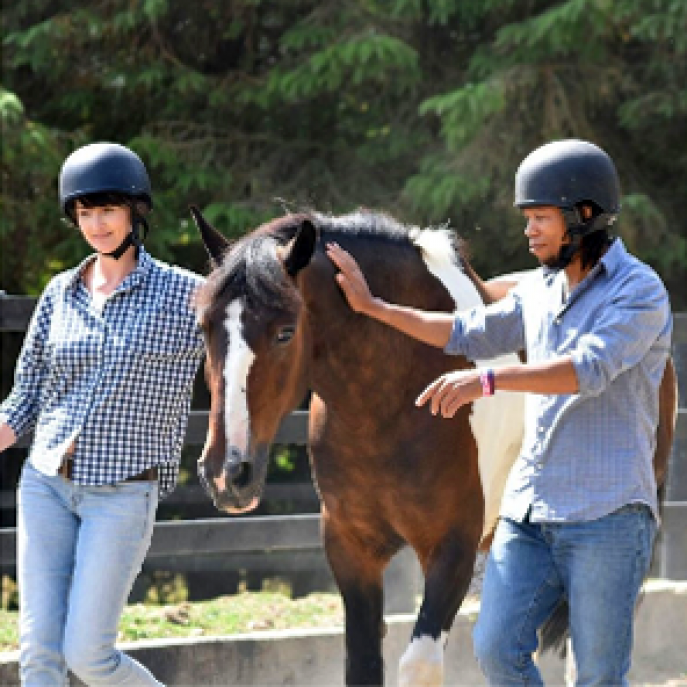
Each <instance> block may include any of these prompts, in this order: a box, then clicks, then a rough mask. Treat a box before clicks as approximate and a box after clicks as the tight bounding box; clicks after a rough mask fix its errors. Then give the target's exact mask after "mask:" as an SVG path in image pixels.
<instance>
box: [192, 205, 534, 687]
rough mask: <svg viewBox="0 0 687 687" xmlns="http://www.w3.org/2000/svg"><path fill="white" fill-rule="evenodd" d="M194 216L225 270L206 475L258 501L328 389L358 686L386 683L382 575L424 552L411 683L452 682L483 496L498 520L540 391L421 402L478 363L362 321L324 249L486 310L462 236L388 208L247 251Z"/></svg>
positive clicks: (260, 238)
mask: <svg viewBox="0 0 687 687" xmlns="http://www.w3.org/2000/svg"><path fill="white" fill-rule="evenodd" d="M193 214H194V218H195V219H196V222H197V224H198V226H199V228H200V230H201V233H202V235H203V239H204V242H205V245H206V247H207V249H208V251H209V253H210V255H211V257H212V259H213V262H214V264H215V267H216V269H215V270H214V271H213V272H212V274H211V275H210V277H209V279H208V282H207V284H206V285H205V287H204V288H203V289H202V291H201V292H200V294H199V296H198V303H197V305H198V315H199V320H200V322H201V323H202V325H203V328H204V330H205V333H206V337H207V346H208V359H207V378H208V383H209V387H210V391H211V396H212V408H211V413H210V416H211V417H210V427H209V434H208V438H207V442H206V446H205V449H204V451H203V455H202V458H201V460H200V463H199V474H200V475H201V478H202V480H203V482H204V483H205V484H206V485H207V487H208V490H209V491H210V493H211V495H212V498H213V500H214V502H215V504H216V506H217V507H218V508H220V509H222V510H225V511H228V512H237V511H243V510H246V509H250V508H252V507H253V506H255V505H256V504H257V502H258V500H259V498H260V495H261V492H262V489H263V485H264V480H265V472H266V467H267V458H268V451H269V447H270V444H271V442H272V440H273V438H274V436H275V433H276V430H277V428H278V426H279V423H280V421H281V420H282V418H283V417H284V416H285V415H286V414H287V413H289V412H290V411H292V410H293V409H294V408H295V407H296V406H297V405H298V403H299V402H300V401H301V400H302V399H303V397H304V395H305V393H306V391H307V390H308V389H311V390H312V392H313V394H312V401H311V407H310V428H309V447H310V454H311V461H312V470H313V476H314V478H315V480H316V483H317V488H318V490H319V494H320V498H321V501H322V523H323V536H324V545H325V550H326V555H327V557H328V560H329V563H330V565H331V568H332V571H333V573H334V577H335V579H336V581H337V584H338V586H339V589H340V591H341V594H342V596H343V600H344V605H345V611H346V649H347V661H346V682H347V684H351V685H370V684H373V685H379V684H382V682H383V665H382V653H381V644H382V633H383V619H382V608H383V603H382V573H383V570H384V568H385V566H386V565H387V563H388V562H389V560H390V559H391V557H392V556H393V555H394V554H395V553H396V552H397V551H398V550H399V549H400V548H401V547H402V546H404V545H405V544H410V545H411V546H412V547H413V548H414V550H415V551H416V553H417V556H418V558H419V560H420V563H421V566H422V568H423V571H424V574H425V589H424V599H423V601H422V607H421V610H420V613H419V616H418V619H417V623H416V625H415V628H414V631H413V635H412V641H411V644H410V646H409V648H408V650H407V651H406V653H405V655H404V656H403V659H402V661H401V670H400V675H401V684H407V685H414V686H417V685H425V684H431V685H434V684H441V683H442V679H443V645H444V643H445V641H446V637H447V633H448V631H449V629H450V628H451V624H452V622H453V619H454V617H455V615H456V612H457V611H458V608H459V607H460V605H461V602H462V600H463V597H464V595H465V593H466V590H467V589H468V586H469V583H470V580H471V576H472V571H473V565H474V561H475V555H476V552H477V549H478V545H479V543H480V540H481V538H482V535H483V532H484V530H485V529H486V527H485V499H484V496H483V488H482V487H483V486H484V490H485V491H486V493H487V506H486V510H487V513H488V515H487V516H486V522H487V523H488V524H493V522H494V521H495V518H496V509H497V507H498V500H499V498H500V491H501V489H502V483H503V478H504V477H505V474H506V473H507V469H508V468H509V467H510V464H511V463H512V461H513V459H514V458H515V456H516V455H517V451H518V449H519V447H520V442H521V436H522V420H523V409H522V398H521V397H520V395H516V394H498V395H497V396H495V397H493V398H492V399H487V400H486V401H485V402H484V403H483V402H481V401H479V402H477V403H475V404H474V405H473V407H472V408H469V407H466V408H463V409H462V410H461V411H460V412H459V413H458V414H457V416H456V417H455V418H454V419H453V420H450V421H447V420H444V419H441V418H438V417H434V416H432V415H431V414H430V413H427V412H426V411H424V410H422V409H418V408H416V407H415V404H414V399H415V398H416V397H417V396H418V394H419V393H420V392H421V391H422V390H423V389H424V387H425V386H426V384H427V383H428V382H429V381H430V380H432V379H434V378H436V377H438V376H439V375H441V374H443V373H444V372H447V371H448V370H450V369H456V368H460V367H465V366H468V365H472V364H473V363H470V362H468V361H467V360H465V359H463V358H454V357H449V356H446V355H444V354H443V353H442V352H441V351H439V350H436V349H433V348H431V347H429V346H426V345H424V344H421V343H418V342H415V341H413V340H411V339H410V338H407V337H405V336H403V335H401V334H399V333H397V332H395V331H393V330H391V329H389V328H387V327H384V326H382V325H380V324H378V323H375V322H374V321H372V320H371V319H368V318H365V317H361V316H359V315H356V314H354V313H353V312H352V311H351V310H350V308H349V307H348V305H347V304H346V302H345V300H344V298H343V296H342V294H341V292H340V291H339V288H338V286H337V285H336V282H335V280H334V274H335V268H334V266H333V264H332V263H331V262H330V260H329V259H328V258H327V257H326V256H325V254H324V251H323V246H324V244H325V243H326V242H327V241H329V240H335V241H336V242H337V243H339V244H340V245H341V246H343V247H344V248H346V249H347V250H349V251H350V252H351V253H352V254H353V255H354V256H355V257H356V258H357V259H358V261H359V262H360V264H361V266H362V268H363V269H364V271H365V273H366V274H367V275H368V277H369V280H370V283H371V286H372V288H373V289H374V291H375V292H376V293H378V294H380V295H382V296H384V297H386V298H388V299H390V300H394V301H396V302H403V303H408V304H411V305H414V306H415V307H418V308H423V309H428V310H445V311H453V310H455V309H456V308H459V309H463V308H467V307H470V306H472V305H477V304H478V303H480V302H481V300H482V299H481V298H480V295H479V292H478V288H477V286H476V282H474V281H473V279H471V278H470V277H468V276H466V272H465V271H464V269H463V268H462V267H461V266H462V265H464V264H465V263H464V261H463V260H462V258H461V256H460V253H459V251H458V246H457V244H456V242H455V241H454V238H453V235H452V234H451V233H450V232H448V231H442V230H436V231H432V230H424V231H421V230H418V229H409V228H406V227H404V226H401V225H400V224H398V223H396V222H395V221H393V220H392V219H391V218H389V217H387V216H384V215H381V214H376V213H371V212H359V213H354V214H351V215H348V216H344V217H339V218H331V217H324V216H321V215H312V216H304V215H291V216H287V217H283V218H280V219H278V220H275V221H274V222H272V223H270V224H267V225H265V226H263V227H261V228H260V229H258V230H257V231H255V232H253V233H252V234H250V235H249V236H247V237H246V238H244V239H243V240H242V241H240V242H239V243H237V244H236V245H234V246H233V247H232V248H231V249H230V248H229V246H228V245H227V242H226V240H225V239H224V238H223V237H222V236H221V235H220V234H218V233H217V232H216V231H215V230H214V229H212V228H211V227H210V226H209V225H208V224H207V223H206V222H205V221H204V220H203V218H202V216H201V215H200V213H199V212H198V211H195V210H194V212H193ZM509 360H511V359H510V358H509ZM478 454H479V455H480V456H482V457H484V458H488V459H489V461H488V462H487V461H486V460H483V461H482V462H481V463H480V464H478ZM504 465H505V467H504ZM492 493H496V494H497V496H496V497H495V498H494V499H490V498H489V495H490V494H492Z"/></svg>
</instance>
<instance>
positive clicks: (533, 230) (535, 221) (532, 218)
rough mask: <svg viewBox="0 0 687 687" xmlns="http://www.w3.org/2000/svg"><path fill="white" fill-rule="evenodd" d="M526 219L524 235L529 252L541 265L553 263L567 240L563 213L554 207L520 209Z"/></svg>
mask: <svg viewBox="0 0 687 687" xmlns="http://www.w3.org/2000/svg"><path fill="white" fill-rule="evenodd" d="M522 214H523V216H524V217H525V219H526V220H527V226H526V227H525V236H527V240H528V242H529V249H530V253H532V255H534V257H535V258H537V260H539V262H540V263H541V264H542V265H553V264H555V262H556V260H557V259H558V254H559V252H560V250H561V247H562V246H564V245H565V244H566V243H568V242H569V238H568V236H567V234H566V226H565V220H564V219H563V213H562V212H561V211H560V210H559V209H558V208H555V207H548V206H546V207H537V208H525V209H524V210H523V211H522Z"/></svg>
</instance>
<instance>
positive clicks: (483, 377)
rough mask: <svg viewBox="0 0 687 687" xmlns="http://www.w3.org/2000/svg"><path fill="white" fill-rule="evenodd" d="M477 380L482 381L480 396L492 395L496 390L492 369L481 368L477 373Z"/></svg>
mask: <svg viewBox="0 0 687 687" xmlns="http://www.w3.org/2000/svg"><path fill="white" fill-rule="evenodd" d="M479 381H480V382H482V396H493V395H494V392H495V391H496V381H495V379H494V370H492V369H487V370H482V371H481V372H480V373H479Z"/></svg>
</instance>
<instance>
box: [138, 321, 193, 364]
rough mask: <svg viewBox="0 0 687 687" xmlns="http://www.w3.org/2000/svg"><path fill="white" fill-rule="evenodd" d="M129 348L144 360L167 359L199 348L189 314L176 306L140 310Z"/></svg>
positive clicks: (191, 352)
mask: <svg viewBox="0 0 687 687" xmlns="http://www.w3.org/2000/svg"><path fill="white" fill-rule="evenodd" d="M130 348H131V350H132V351H133V352H135V353H136V355H137V356H138V357H140V358H142V359H144V360H147V361H151V362H154V361H170V360H175V359H180V358H185V357H189V356H196V355H199V354H200V353H201V352H202V339H201V336H200V330H199V328H198V325H197V323H196V320H195V317H194V316H193V314H191V313H190V312H187V311H176V310H144V311H142V312H141V314H140V315H139V317H138V318H137V322H136V325H135V326H134V328H133V331H132V332H131V337H130Z"/></svg>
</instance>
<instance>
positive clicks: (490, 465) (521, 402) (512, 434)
mask: <svg viewBox="0 0 687 687" xmlns="http://www.w3.org/2000/svg"><path fill="white" fill-rule="evenodd" d="M518 362H519V360H518V358H517V356H515V355H507V356H501V357H499V358H495V359H494V360H489V361H477V362H476V364H477V365H478V366H485V367H486V366H489V367H500V366H503V365H514V364H517V363H518ZM524 420H525V396H524V394H521V393H515V392H504V393H497V394H495V395H494V396H492V397H490V398H481V399H478V400H477V401H475V402H474V403H473V407H472V415H471V417H470V424H471V426H472V432H473V434H474V436H475V441H476V443H477V455H478V461H479V474H480V479H481V481H482V491H483V493H484V530H483V535H487V534H488V533H489V532H491V531H492V530H493V528H494V526H495V525H496V521H497V519H498V515H499V509H500V506H501V497H502V496H503V489H504V487H505V484H506V479H507V478H508V473H509V472H510V469H511V467H512V466H513V463H514V462H515V460H516V459H517V457H518V454H519V452H520V448H521V445H522V438H523V433H524Z"/></svg>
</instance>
